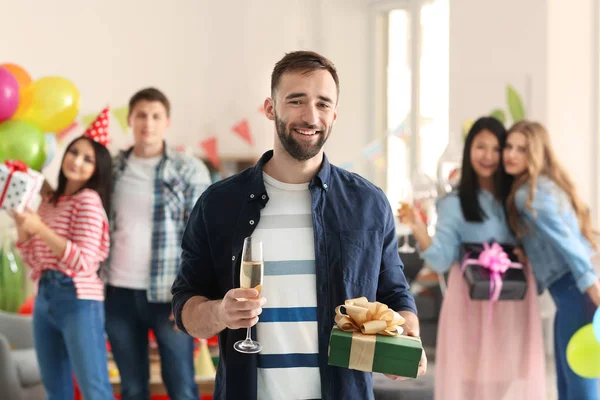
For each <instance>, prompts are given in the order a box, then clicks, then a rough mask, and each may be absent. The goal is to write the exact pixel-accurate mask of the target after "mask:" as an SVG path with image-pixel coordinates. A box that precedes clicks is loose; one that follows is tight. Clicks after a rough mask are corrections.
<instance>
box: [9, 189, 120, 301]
mask: <svg viewBox="0 0 600 400" xmlns="http://www.w3.org/2000/svg"><path fill="white" fill-rule="evenodd" d="M38 214H39V216H40V218H41V220H42V221H43V222H44V223H45V224H46V225H48V227H49V228H50V229H52V230H53V231H54V232H55V233H56V234H57V235H59V236H62V237H64V238H65V239H67V247H66V248H65V252H64V254H63V255H62V257H57V256H56V254H54V252H53V251H52V250H51V249H50V248H49V247H48V245H46V243H45V242H44V241H43V240H42V239H40V238H39V237H38V236H36V235H34V236H33V237H32V238H30V239H29V240H27V241H25V242H22V243H17V247H18V248H19V250H20V252H21V255H22V257H23V261H24V262H25V263H26V264H27V265H29V266H30V267H31V269H32V271H31V278H32V279H33V280H34V281H36V282H37V281H38V280H39V278H40V277H41V275H42V273H43V272H44V271H46V270H56V271H59V272H62V273H63V274H65V275H67V276H70V277H71V278H72V279H73V283H74V284H75V289H76V291H77V298H79V299H85V300H98V301H102V300H104V283H103V282H102V281H101V280H100V278H99V277H98V268H99V266H100V263H101V262H102V261H104V260H105V259H106V257H107V256H108V251H109V246H110V241H109V230H108V219H107V217H106V213H105V211H104V207H103V206H102V201H101V199H100V196H99V195H98V193H97V192H96V191H94V190H91V189H84V190H82V191H80V192H78V193H77V194H75V195H74V196H61V197H60V198H59V199H58V203H57V204H56V205H55V204H50V203H49V202H48V199H45V200H44V202H43V203H42V204H41V206H40V208H39V210H38Z"/></svg>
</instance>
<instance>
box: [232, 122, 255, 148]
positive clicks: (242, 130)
mask: <svg viewBox="0 0 600 400" xmlns="http://www.w3.org/2000/svg"><path fill="white" fill-rule="evenodd" d="M231 130H232V131H234V132H235V133H237V134H238V135H239V136H240V137H241V138H242V139H243V140H244V141H246V142H247V143H248V144H249V145H250V146H254V140H253V138H252V133H251V132H250V123H248V120H247V119H243V120H242V121H240V122H238V123H237V124H235V125H234V126H233V127H232V128H231Z"/></svg>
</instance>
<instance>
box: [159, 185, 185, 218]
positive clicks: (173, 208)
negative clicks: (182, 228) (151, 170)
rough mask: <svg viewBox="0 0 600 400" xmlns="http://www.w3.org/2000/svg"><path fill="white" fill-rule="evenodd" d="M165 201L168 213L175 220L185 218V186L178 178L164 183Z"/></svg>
mask: <svg viewBox="0 0 600 400" xmlns="http://www.w3.org/2000/svg"><path fill="white" fill-rule="evenodd" d="M162 194H163V200H164V204H165V208H166V211H168V214H170V215H171V217H172V218H173V219H180V218H183V213H184V211H185V184H184V183H183V181H181V180H180V179H178V178H173V179H170V180H168V181H164V182H163V187H162Z"/></svg>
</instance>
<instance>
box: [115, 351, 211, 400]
mask: <svg viewBox="0 0 600 400" xmlns="http://www.w3.org/2000/svg"><path fill="white" fill-rule="evenodd" d="M108 368H109V371H116V370H117V366H116V364H115V362H114V361H113V360H109V361H108ZM195 381H196V385H198V394H199V395H212V394H213V392H214V390H215V378H214V377H203V376H198V375H197V376H196V377H195ZM110 384H111V385H112V388H113V394H121V377H120V376H119V375H114V374H112V373H111V374H110ZM166 394H167V388H166V387H165V385H164V383H163V381H162V377H161V374H160V361H159V360H157V359H153V357H151V359H150V395H166Z"/></svg>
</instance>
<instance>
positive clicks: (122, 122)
mask: <svg viewBox="0 0 600 400" xmlns="http://www.w3.org/2000/svg"><path fill="white" fill-rule="evenodd" d="M112 114H113V116H114V117H115V119H116V120H117V122H118V123H119V126H120V127H121V129H122V130H123V133H127V132H128V129H127V128H128V127H129V125H128V123H127V118H128V117H129V107H127V106H123V107H119V108H114V109H113V110H112Z"/></svg>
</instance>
